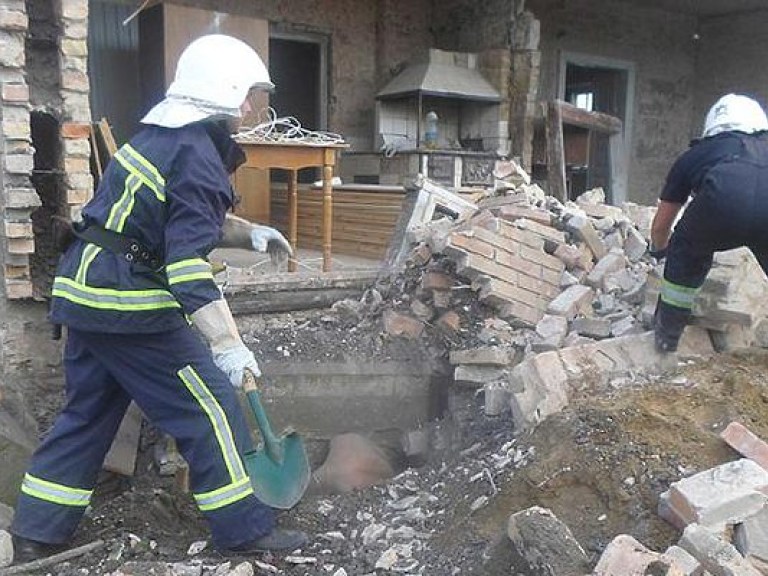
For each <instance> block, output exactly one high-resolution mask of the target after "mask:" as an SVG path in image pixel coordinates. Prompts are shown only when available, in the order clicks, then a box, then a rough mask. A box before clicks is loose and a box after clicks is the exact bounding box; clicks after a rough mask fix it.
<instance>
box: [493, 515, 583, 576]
mask: <svg viewBox="0 0 768 576" xmlns="http://www.w3.org/2000/svg"><path fill="white" fill-rule="evenodd" d="M507 537H508V538H509V540H510V541H511V542H512V547H513V548H514V550H515V552H516V554H517V556H519V557H520V559H521V560H522V561H523V567H524V569H525V574H532V575H538V574H540V575H542V576H545V575H549V574H557V575H558V576H579V575H582V574H587V573H589V561H588V558H587V555H586V553H585V552H584V549H583V548H582V547H581V545H580V544H579V543H578V542H577V541H576V539H575V538H574V537H573V534H572V533H571V531H570V529H569V528H568V526H566V525H565V524H563V523H562V522H561V521H560V520H558V519H557V517H556V516H555V515H554V514H553V513H552V512H551V511H550V510H548V509H546V508H540V507H538V506H534V507H532V508H528V509H527V510H522V511H521V512H516V513H515V514H512V515H511V516H510V517H509V520H508V521H507ZM518 568H519V566H518Z"/></svg>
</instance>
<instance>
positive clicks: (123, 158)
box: [115, 144, 165, 202]
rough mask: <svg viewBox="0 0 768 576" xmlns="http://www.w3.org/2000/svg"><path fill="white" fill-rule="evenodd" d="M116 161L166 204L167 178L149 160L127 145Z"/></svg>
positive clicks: (118, 154) (116, 156)
mask: <svg viewBox="0 0 768 576" xmlns="http://www.w3.org/2000/svg"><path fill="white" fill-rule="evenodd" d="M115 160H117V161H118V162H120V164H121V165H122V167H123V168H125V169H126V170H127V171H128V172H129V173H130V174H133V175H135V176H136V177H137V178H140V179H141V181H142V182H143V183H144V185H145V186H146V187H147V188H149V189H150V190H152V192H153V193H154V194H155V197H156V198H157V199H158V200H159V201H160V202H165V178H163V176H162V174H160V172H159V171H158V169H157V168H155V166H154V165H153V164H152V163H151V162H150V161H149V160H147V159H146V158H145V157H144V156H142V155H141V154H139V153H138V152H137V151H136V150H135V149H134V148H133V147H132V146H131V145H130V144H125V145H124V146H123V147H122V148H120V150H118V151H117V152H116V153H115Z"/></svg>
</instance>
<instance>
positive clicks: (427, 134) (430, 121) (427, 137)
mask: <svg viewBox="0 0 768 576" xmlns="http://www.w3.org/2000/svg"><path fill="white" fill-rule="evenodd" d="M437 120H438V118H437V113H435V112H434V111H430V112H427V123H426V126H425V128H424V145H425V146H426V147H427V148H432V149H434V148H437Z"/></svg>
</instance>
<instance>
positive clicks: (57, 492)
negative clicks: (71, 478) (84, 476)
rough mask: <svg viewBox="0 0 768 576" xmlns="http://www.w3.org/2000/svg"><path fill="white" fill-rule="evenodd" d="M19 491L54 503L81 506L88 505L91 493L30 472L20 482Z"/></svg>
mask: <svg viewBox="0 0 768 576" xmlns="http://www.w3.org/2000/svg"><path fill="white" fill-rule="evenodd" d="M21 491H22V492H23V493H24V494H27V495H29V496H33V497H34V498H39V499H40V500H46V501H47V502H53V503H54V504H61V505H62V506H82V507H85V506H88V503H89V502H90V501H91V494H92V491H91V490H83V489H81V488H71V487H69V486H65V485H63V484H56V483H55V482H49V481H48V480H43V479H41V478H37V477H35V476H32V474H26V475H25V476H24V480H23V482H22V483H21Z"/></svg>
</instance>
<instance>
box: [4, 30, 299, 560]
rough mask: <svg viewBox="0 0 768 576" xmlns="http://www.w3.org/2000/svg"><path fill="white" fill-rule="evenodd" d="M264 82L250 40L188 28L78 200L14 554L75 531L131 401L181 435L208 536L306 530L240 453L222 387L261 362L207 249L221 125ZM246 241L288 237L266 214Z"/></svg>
mask: <svg viewBox="0 0 768 576" xmlns="http://www.w3.org/2000/svg"><path fill="white" fill-rule="evenodd" d="M271 87H272V83H271V82H270V79H269V74H268V72H267V69H266V68H265V67H264V64H263V62H262V61H261V58H259V56H258V54H257V53H256V52H255V51H254V50H253V49H252V48H251V47H250V46H248V45H246V44H245V43H243V42H241V41H239V40H237V39H235V38H232V37H229V36H223V35H210V36H203V37H201V38H199V39H197V40H195V41H194V42H192V43H191V44H190V45H189V46H188V47H187V48H186V50H184V52H183V54H182V55H181V58H180V59H179V62H178V67H177V69H176V76H175V79H174V81H173V83H172V84H171V86H170V87H169V88H168V91H167V93H166V97H165V99H164V100H163V101H162V102H160V103H159V104H157V105H156V106H155V107H154V108H152V109H151V110H150V111H149V113H148V114H147V115H146V116H145V117H144V119H143V120H142V122H143V124H144V125H145V127H144V129H143V130H142V131H141V132H139V133H138V134H137V135H136V136H135V137H134V138H133V139H131V141H130V142H129V143H127V144H125V145H124V146H123V147H122V148H120V150H119V151H118V152H117V153H116V154H115V157H114V158H113V159H112V161H111V162H110V164H109V166H108V167H107V169H106V171H105V173H104V177H103V178H102V181H101V182H100V184H99V189H98V191H97V193H96V194H95V195H94V197H93V199H92V200H91V201H90V202H89V203H88V204H87V205H86V206H85V207H84V208H83V211H82V213H83V219H82V222H80V223H79V224H78V225H77V226H76V229H75V232H76V236H77V238H76V239H75V240H74V241H73V242H72V244H71V245H70V246H69V247H68V248H67V249H66V251H65V252H64V254H63V255H62V257H61V260H60V262H59V266H58V268H57V272H56V278H55V280H54V285H53V291H52V296H53V297H52V303H51V318H52V321H53V322H54V323H56V324H59V325H64V326H66V328H67V343H66V350H65V355H64V366H65V371H66V381H67V403H66V406H65V407H64V409H63V410H62V412H61V414H60V415H59V417H58V418H57V420H56V422H55V424H54V426H53V428H52V430H51V431H50V433H49V434H48V435H47V437H46V438H45V441H44V442H43V443H42V445H41V446H40V447H39V448H38V449H37V451H36V452H35V454H34V456H33V457H32V460H31V463H30V466H29V468H28V471H27V473H26V475H25V477H24V479H23V482H22V486H21V494H20V495H19V500H18V504H17V507H16V514H15V518H14V521H13V525H12V527H11V532H12V534H13V539H14V547H15V552H16V561H17V562H23V561H27V560H30V559H32V558H36V557H39V556H44V555H47V554H50V553H53V552H55V551H57V550H58V549H60V548H61V547H62V546H65V545H66V544H67V542H69V541H70V539H71V537H72V534H73V533H74V531H75V529H76V527H77V524H78V522H79V520H80V518H81V516H82V514H83V512H85V510H86V508H87V507H88V504H89V502H90V499H91V494H92V491H93V488H94V485H95V484H96V479H97V476H98V473H99V470H100V469H101V465H102V462H103V460H104V456H105V454H106V453H107V451H108V450H109V447H110V445H111V443H112V439H113V437H114V435H115V433H116V432H117V429H118V426H119V425H120V422H121V420H122V418H123V415H124V413H125V410H126V408H127V407H128V404H129V403H130V401H131V400H134V401H135V402H136V403H137V404H138V406H139V407H140V408H141V409H142V411H143V412H144V414H145V415H146V416H147V417H148V418H149V420H150V421H151V422H152V423H153V424H154V425H155V426H157V427H158V428H159V429H160V430H162V431H163V432H165V433H167V434H170V435H171V436H173V437H174V438H175V439H176V442H177V445H178V447H179V449H180V451H181V453H182V455H183V456H184V458H185V460H186V461H187V462H188V463H189V469H190V487H191V491H192V495H193V496H194V499H195V501H196V503H197V505H198V508H199V509H200V511H201V513H202V515H203V516H204V517H205V519H206V520H207V521H208V524H209V526H210V529H211V533H212V537H213V542H214V544H215V545H216V546H217V548H219V549H220V550H222V551H225V552H232V553H237V554H245V553H249V552H256V551H270V550H288V551H290V550H294V549H296V548H299V547H301V546H302V545H303V544H304V543H305V542H306V540H307V538H306V536H305V535H304V534H303V533H301V532H298V531H293V530H282V529H277V528H275V517H274V513H273V510H272V509H271V508H269V507H268V506H266V505H264V504H263V503H261V502H260V501H259V500H258V499H257V498H256V496H255V495H254V493H253V489H252V487H251V483H250V479H249V477H248V475H247V473H246V469H245V466H244V465H243V460H242V455H243V454H244V453H245V452H247V451H249V450H250V449H252V446H251V439H250V435H249V430H248V427H247V425H246V420H245V418H244V415H243V413H242V411H241V409H240V406H239V404H238V400H237V397H236V394H235V390H234V388H233V386H240V385H241V383H242V379H243V373H244V371H245V370H246V369H248V370H250V371H251V372H253V373H254V374H255V375H256V376H258V375H260V370H259V365H258V363H257V361H256V358H255V357H254V354H253V352H252V351H251V350H250V349H249V348H248V347H246V346H245V344H244V343H243V341H242V339H241V338H240V335H239V333H238V330H237V327H236V325H235V322H234V320H233V318H232V314H231V312H230V310H229V307H228V305H227V302H226V300H224V298H223V297H222V293H221V291H220V290H219V288H218V286H217V285H216V283H215V282H214V278H213V274H212V271H211V265H210V263H209V262H208V260H207V256H208V253H209V252H210V251H211V250H212V249H213V248H214V247H215V246H216V244H217V243H218V242H219V240H220V238H221V234H222V226H223V223H224V220H225V215H226V213H227V212H228V211H229V210H231V209H232V207H233V206H234V203H235V196H234V192H233V190H232V188H231V186H230V175H231V173H232V172H233V171H234V170H235V169H236V168H237V166H238V165H239V164H240V163H242V161H243V160H244V153H243V151H242V150H241V149H240V147H239V146H238V145H237V144H236V143H235V142H234V140H233V139H232V138H231V133H232V131H233V130H234V129H235V128H236V126H237V124H238V122H239V120H240V118H241V117H242V115H243V114H245V113H247V112H248V111H249V110H250V104H249V99H248V95H249V93H250V92H251V91H252V90H258V89H270V88H271ZM252 240H253V244H254V246H255V247H261V248H262V249H266V248H267V247H268V246H269V245H272V246H275V247H277V248H278V249H282V250H284V251H286V252H290V250H291V247H290V245H289V244H288V242H287V241H286V240H285V238H284V237H283V236H282V235H281V234H280V233H279V232H278V231H277V230H274V229H273V228H270V227H267V226H254V227H253V229H252ZM188 319H190V320H191V322H192V324H193V325H194V327H195V328H196V329H197V330H194V329H193V327H192V326H190V324H189V322H188ZM200 334H202V336H203V338H201V337H200Z"/></svg>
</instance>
